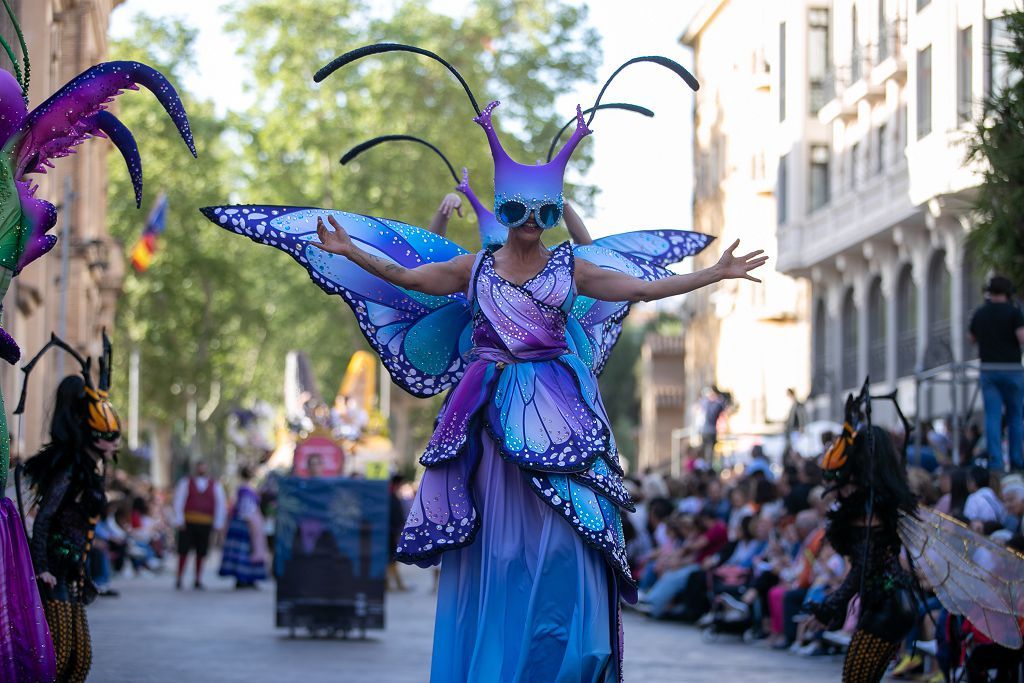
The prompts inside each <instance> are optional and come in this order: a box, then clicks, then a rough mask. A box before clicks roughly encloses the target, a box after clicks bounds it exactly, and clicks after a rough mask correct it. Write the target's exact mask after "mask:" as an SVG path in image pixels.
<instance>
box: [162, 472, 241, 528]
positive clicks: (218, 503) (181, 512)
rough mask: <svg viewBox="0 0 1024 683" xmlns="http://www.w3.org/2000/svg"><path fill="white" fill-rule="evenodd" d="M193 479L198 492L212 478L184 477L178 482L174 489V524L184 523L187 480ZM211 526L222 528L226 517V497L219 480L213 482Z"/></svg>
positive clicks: (201, 490) (180, 524) (201, 491)
mask: <svg viewBox="0 0 1024 683" xmlns="http://www.w3.org/2000/svg"><path fill="white" fill-rule="evenodd" d="M190 479H191V480H193V481H195V483H196V490H197V491H199V492H200V493H204V492H205V491H206V487H207V486H209V485H210V483H211V482H212V480H211V479H210V478H209V477H184V478H182V479H181V481H179V482H178V485H177V486H176V487H175V489H174V525H175V526H179V527H180V526H184V525H185V501H186V500H187V499H188V482H189V480H190ZM213 484H214V486H213V501H214V508H213V528H214V529H218V530H220V529H223V528H224V522H225V521H226V520H227V517H228V505H227V498H226V497H225V495H224V487H223V486H221V485H220V482H219V481H218V482H213Z"/></svg>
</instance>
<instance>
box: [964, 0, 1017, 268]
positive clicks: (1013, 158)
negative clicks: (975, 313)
mask: <svg viewBox="0 0 1024 683" xmlns="http://www.w3.org/2000/svg"><path fill="white" fill-rule="evenodd" d="M1003 18H1004V20H1005V22H1006V29H1007V33H1008V35H1009V37H1010V46H1009V48H1008V49H1006V50H1001V51H1000V54H997V55H993V58H994V59H1003V60H1005V61H1006V67H1007V69H1008V73H1009V75H1010V78H1009V82H1008V83H1007V84H1005V85H1003V86H1001V87H998V86H997V87H995V88H993V91H992V94H991V95H990V96H989V97H988V98H987V99H986V101H985V108H984V109H985V111H984V116H983V118H982V120H981V121H979V122H978V124H977V127H976V129H975V132H974V135H973V139H972V140H971V152H970V154H971V158H972V159H973V160H975V161H980V162H982V166H983V169H984V170H983V180H982V183H981V186H980V187H979V188H978V193H977V196H976V198H975V201H974V210H975V227H974V229H973V230H972V231H971V233H970V235H969V240H970V245H971V247H972V249H973V250H974V253H975V254H977V257H978V259H979V261H981V263H982V264H983V265H985V266H987V267H988V268H991V269H992V270H994V271H996V272H998V273H1000V274H1003V275H1006V276H1007V277H1009V278H1010V279H1011V280H1013V281H1014V282H1015V283H1016V285H1017V286H1018V288H1021V287H1024V12H1019V11H1017V12H1010V13H1008V14H1006V15H1004V17H1003Z"/></svg>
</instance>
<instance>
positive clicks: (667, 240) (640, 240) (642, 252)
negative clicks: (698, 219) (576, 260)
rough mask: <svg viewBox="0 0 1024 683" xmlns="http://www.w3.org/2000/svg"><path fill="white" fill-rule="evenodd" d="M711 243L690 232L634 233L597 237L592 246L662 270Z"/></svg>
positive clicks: (699, 234)
mask: <svg viewBox="0 0 1024 683" xmlns="http://www.w3.org/2000/svg"><path fill="white" fill-rule="evenodd" d="M714 239H715V238H714V237H712V236H711V235H705V234H704V233H701V232H691V231H690V230H636V231H634V232H623V233H619V234H617V235H608V236H607V237H601V238H599V239H596V240H594V245H595V246H598V247H605V248H606V249H611V250H613V251H617V252H619V253H620V254H625V255H627V256H629V257H631V258H633V259H637V260H640V261H647V262H650V263H653V264H655V265H658V266H663V267H664V266H670V265H672V264H673V263H678V262H680V261H682V260H683V259H684V258H687V257H689V256H694V255H696V254H699V253H700V252H702V251H704V248H705V247H706V246H708V245H709V244H711V242H712V241H713V240H714Z"/></svg>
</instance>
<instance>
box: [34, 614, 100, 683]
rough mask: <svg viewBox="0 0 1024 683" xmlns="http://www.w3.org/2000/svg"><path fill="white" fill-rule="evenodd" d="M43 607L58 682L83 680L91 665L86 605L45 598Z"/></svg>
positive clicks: (72, 682)
mask: <svg viewBox="0 0 1024 683" xmlns="http://www.w3.org/2000/svg"><path fill="white" fill-rule="evenodd" d="M44 610H45V611H46V621H47V623H48V624H49V625H50V634H51V636H52V637H53V649H54V653H55V654H56V657H57V681H58V683H85V678H86V676H88V675H89V668H90V667H91V666H92V642H91V641H90V640H89V622H88V621H87V620H86V618H85V605H83V604H81V603H78V602H75V603H71V602H65V601H63V600H48V601H47V602H46V604H45V605H44Z"/></svg>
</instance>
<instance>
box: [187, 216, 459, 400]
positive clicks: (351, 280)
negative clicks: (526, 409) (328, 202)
mask: <svg viewBox="0 0 1024 683" xmlns="http://www.w3.org/2000/svg"><path fill="white" fill-rule="evenodd" d="M202 212H203V214H204V215H205V216H206V217H207V218H208V219H210V220H211V221H212V222H214V223H216V224H217V225H220V226H221V227H222V228H225V229H226V230H230V231H232V232H234V233H237V234H239V235H244V236H246V237H249V238H250V239H251V240H253V241H254V242H258V243H260V244H266V245H268V246H272V247H274V248H276V249H279V250H281V251H283V252H285V253H287V254H289V255H290V256H291V257H292V258H293V259H295V260H296V261H298V262H299V264H300V265H302V266H303V267H304V268H305V269H306V271H307V272H308V273H309V276H310V278H311V279H312V280H313V281H314V282H315V283H316V284H317V285H318V286H319V287H320V288H321V289H323V290H324V291H325V292H327V293H328V294H337V295H338V296H341V297H342V298H343V299H344V300H345V302H346V303H347V304H348V305H349V306H350V307H351V308H352V311H353V312H354V313H355V315H356V319H357V321H358V323H359V327H360V330H361V331H362V332H363V335H364V336H365V337H366V339H367V341H369V342H370V345H371V346H372V347H373V348H374V350H375V351H376V352H377V354H378V355H379V356H380V358H381V361H382V362H383V363H384V367H385V368H386V369H387V370H388V372H389V373H390V374H391V377H392V379H393V380H394V381H395V382H396V383H397V384H398V385H400V386H401V387H402V388H403V389H405V390H406V391H408V392H409V393H411V394H413V395H414V396H420V397H424V396H433V395H435V394H438V393H440V392H442V391H444V390H445V389H447V388H448V387H450V386H451V385H452V384H454V383H455V382H456V381H458V379H459V377H461V375H462V372H463V371H464V369H465V365H466V360H465V357H464V354H465V353H466V351H468V350H469V347H470V346H471V330H470V322H471V315H470V307H469V303H468V301H467V300H466V297H465V296H464V295H462V294H457V295H452V296H431V295H427V294H421V293H419V292H411V291H408V290H405V289H402V288H401V287H396V286H394V285H392V284H390V283H388V282H386V281H385V280H382V279H381V278H378V277H376V276H375V275H371V274H370V273H368V272H366V271H365V270H363V269H362V268H360V267H359V266H357V265H356V264H355V263H353V262H352V261H350V260H348V259H347V258H345V257H343V256H338V255H336V254H330V253H328V252H325V251H323V250H321V249H318V248H317V247H315V246H313V244H311V242H315V241H316V239H317V238H316V223H317V219H318V218H319V217H322V216H323V217H326V216H328V215H330V216H333V217H334V219H335V220H336V221H338V223H339V224H340V225H341V226H342V227H344V228H345V230H346V232H348V234H349V236H350V237H351V238H352V239H353V241H355V242H357V243H358V244H359V245H360V247H361V248H363V249H364V250H366V251H367V252H369V253H371V254H374V255H376V256H380V257H382V258H386V259H388V260H391V261H394V262H396V263H399V264H400V265H403V266H406V267H415V266H418V265H422V264H424V263H431V262H438V261H446V260H449V259H451V258H453V257H455V256H459V255H461V254H464V253H466V252H465V251H464V250H463V249H462V248H460V247H459V246H458V245H456V244H454V243H453V242H450V241H448V240H446V239H444V238H443V237H439V236H437V235H434V234H432V233H430V232H428V231H426V230H421V229H419V228H416V227H414V226H411V225H406V224H405V223H399V222H397V221H385V220H381V219H377V218H373V217H371V216H362V215H359V214H352V213H347V212H344V211H334V210H326V209H314V208H308V207H285V206H258V205H249V206H242V205H240V206H216V207H206V208H204V209H202Z"/></svg>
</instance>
